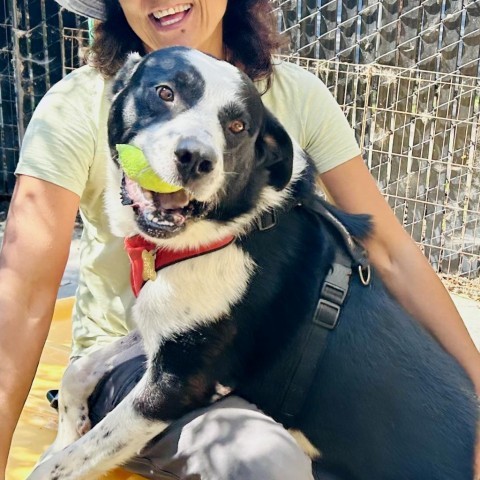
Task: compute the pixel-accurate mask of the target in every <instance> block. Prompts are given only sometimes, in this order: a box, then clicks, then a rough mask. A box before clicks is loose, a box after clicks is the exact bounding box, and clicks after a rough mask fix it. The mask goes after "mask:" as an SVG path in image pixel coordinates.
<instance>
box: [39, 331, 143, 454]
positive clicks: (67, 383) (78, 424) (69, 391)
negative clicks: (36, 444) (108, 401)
mask: <svg viewBox="0 0 480 480" xmlns="http://www.w3.org/2000/svg"><path fill="white" fill-rule="evenodd" d="M138 342H140V334H139V333H138V332H137V331H133V332H131V333H129V334H128V335H127V336H125V337H123V338H120V339H118V340H116V341H115V342H113V343H111V344H110V345H106V346H104V347H102V348H100V349H99V350H97V351H95V352H94V353H92V354H90V355H87V356H85V357H81V358H77V359H75V360H73V361H72V362H71V363H70V365H69V366H68V367H67V369H66V370H65V373H64V375H63V378H62V383H61V386H60V392H59V399H58V432H57V437H56V438H55V441H54V442H53V444H52V445H51V446H50V447H49V448H48V450H47V451H46V452H45V453H44V454H43V456H42V458H41V459H40V461H39V463H41V462H42V461H44V460H46V459H47V458H48V457H49V456H51V455H52V454H53V453H55V452H58V451H60V450H62V449H63V448H65V447H66V446H67V445H70V444H71V443H72V442H74V441H75V440H77V439H78V438H79V437H81V436H82V435H84V434H85V433H87V432H88V431H89V430H90V419H89V417H88V398H89V397H90V395H91V394H92V392H93V390H94V389H95V387H96V386H97V384H98V382H99V381H100V379H101V378H102V377H103V376H104V375H105V374H107V373H108V372H110V371H111V370H112V369H113V368H114V367H115V365H118V364H120V363H122V362H125V361H126V360H128V359H129V358H131V357H132V356H134V355H138V350H139V349H138V348H136V347H135V346H136V344H138Z"/></svg>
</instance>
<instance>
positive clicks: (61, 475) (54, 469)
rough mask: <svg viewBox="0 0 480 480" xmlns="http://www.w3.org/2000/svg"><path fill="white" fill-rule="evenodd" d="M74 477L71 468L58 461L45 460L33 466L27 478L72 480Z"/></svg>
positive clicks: (28, 479)
mask: <svg viewBox="0 0 480 480" xmlns="http://www.w3.org/2000/svg"><path fill="white" fill-rule="evenodd" d="M76 478H79V477H76V476H75V475H74V473H73V471H72V469H71V468H66V467H65V466H63V465H61V464H60V463H55V462H52V461H51V460H46V461H43V462H42V463H40V464H39V465H37V466H36V467H35V469H34V470H33V472H32V473H30V475H29V476H28V477H27V480H66V479H70V480H74V479H76Z"/></svg>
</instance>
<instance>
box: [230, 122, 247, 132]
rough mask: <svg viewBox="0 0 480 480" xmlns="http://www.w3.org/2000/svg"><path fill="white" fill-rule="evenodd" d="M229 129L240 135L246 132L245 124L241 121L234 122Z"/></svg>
mask: <svg viewBox="0 0 480 480" xmlns="http://www.w3.org/2000/svg"><path fill="white" fill-rule="evenodd" d="M228 129H229V130H230V131H231V132H232V133H240V132H243V131H244V130H245V124H244V123H243V122H242V121H241V120H234V121H233V122H230V124H229V125H228Z"/></svg>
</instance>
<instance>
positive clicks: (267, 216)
mask: <svg viewBox="0 0 480 480" xmlns="http://www.w3.org/2000/svg"><path fill="white" fill-rule="evenodd" d="M276 225H277V212H276V210H275V209H274V208H272V209H270V210H266V211H265V212H263V213H262V214H261V215H260V217H259V218H257V227H258V230H260V231H261V232H265V231H266V230H270V229H271V228H273V227H275V226H276Z"/></svg>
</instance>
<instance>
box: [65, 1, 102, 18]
mask: <svg viewBox="0 0 480 480" xmlns="http://www.w3.org/2000/svg"><path fill="white" fill-rule="evenodd" d="M56 1H57V3H59V4H60V5H61V6H62V7H64V8H66V9H67V10H69V11H70V12H73V13H77V14H79V15H83V16H84V17H89V18H95V19H97V20H102V21H105V20H106V19H107V12H106V9H105V2H104V1H102V0H56Z"/></svg>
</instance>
